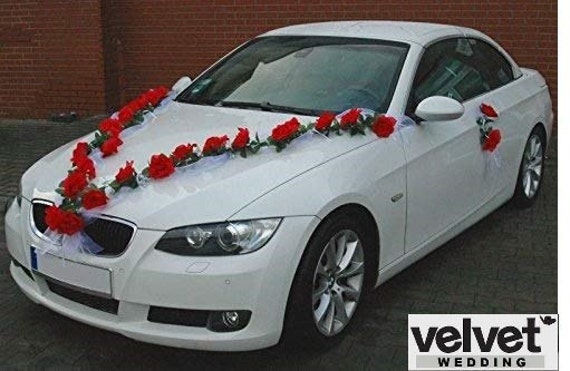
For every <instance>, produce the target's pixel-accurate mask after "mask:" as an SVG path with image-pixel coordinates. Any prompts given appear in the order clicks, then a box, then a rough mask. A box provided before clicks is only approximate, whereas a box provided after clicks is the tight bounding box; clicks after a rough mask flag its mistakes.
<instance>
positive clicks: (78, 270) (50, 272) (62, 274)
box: [30, 246, 111, 296]
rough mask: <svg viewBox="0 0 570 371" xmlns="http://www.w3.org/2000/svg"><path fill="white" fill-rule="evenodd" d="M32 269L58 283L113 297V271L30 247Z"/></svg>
mask: <svg viewBox="0 0 570 371" xmlns="http://www.w3.org/2000/svg"><path fill="white" fill-rule="evenodd" d="M30 257H31V266H32V269H33V270H34V271H36V272H38V273H40V274H43V275H45V276H48V277H50V278H53V279H55V280H57V281H61V282H63V283H67V284H69V285H73V286H77V287H79V288H83V289H87V290H89V291H94V292H96V293H101V294H104V295H105V296H111V271H110V270H109V269H105V268H100V267H95V266H93V265H89V264H85V263H79V262H75V261H71V260H68V259H63V258H61V257H58V256H55V255H52V254H50V253H45V254H42V253H38V252H37V251H36V248H35V247H33V246H31V247H30Z"/></svg>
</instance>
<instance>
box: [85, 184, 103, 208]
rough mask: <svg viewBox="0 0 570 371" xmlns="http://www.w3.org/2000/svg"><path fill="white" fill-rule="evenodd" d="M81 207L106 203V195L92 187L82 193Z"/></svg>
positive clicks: (91, 206)
mask: <svg viewBox="0 0 570 371" xmlns="http://www.w3.org/2000/svg"><path fill="white" fill-rule="evenodd" d="M82 203H83V207H84V208H86V209H87V210H89V209H93V208H95V207H98V206H103V205H106V204H107V195H106V194H105V192H103V191H101V190H99V189H92V190H89V191H87V192H85V194H84V195H83V199H82Z"/></svg>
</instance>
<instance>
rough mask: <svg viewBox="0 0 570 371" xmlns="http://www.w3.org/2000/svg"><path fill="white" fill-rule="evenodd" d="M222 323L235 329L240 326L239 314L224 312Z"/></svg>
mask: <svg viewBox="0 0 570 371" xmlns="http://www.w3.org/2000/svg"><path fill="white" fill-rule="evenodd" d="M222 322H223V323H224V325H226V326H228V327H230V328H235V327H238V325H239V313H238V312H235V311H232V312H223V313H222Z"/></svg>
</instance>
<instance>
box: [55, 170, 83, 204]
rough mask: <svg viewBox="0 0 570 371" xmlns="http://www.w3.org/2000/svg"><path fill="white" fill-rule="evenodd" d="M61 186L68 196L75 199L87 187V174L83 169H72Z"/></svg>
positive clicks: (64, 193)
mask: <svg viewBox="0 0 570 371" xmlns="http://www.w3.org/2000/svg"><path fill="white" fill-rule="evenodd" d="M61 186H62V188H63V195H64V196H65V197H66V198H70V199H75V198H77V196H78V195H79V193H81V191H83V190H84V189H85V187H87V174H85V173H84V172H83V171H81V170H75V171H72V172H71V173H69V175H68V176H67V178H65V179H64V180H63V182H62V183H61Z"/></svg>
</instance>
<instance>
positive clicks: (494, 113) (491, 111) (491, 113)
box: [479, 103, 499, 119]
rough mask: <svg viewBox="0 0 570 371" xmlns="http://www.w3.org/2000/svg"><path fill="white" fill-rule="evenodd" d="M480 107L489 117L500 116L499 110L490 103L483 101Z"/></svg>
mask: <svg viewBox="0 0 570 371" xmlns="http://www.w3.org/2000/svg"><path fill="white" fill-rule="evenodd" d="M479 109H480V110H481V112H482V113H483V114H484V115H485V116H487V117H489V118H493V119H494V118H497V117H499V114H498V113H497V111H495V109H494V108H493V107H492V106H490V105H488V104H485V103H481V106H480V107H479Z"/></svg>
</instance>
